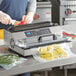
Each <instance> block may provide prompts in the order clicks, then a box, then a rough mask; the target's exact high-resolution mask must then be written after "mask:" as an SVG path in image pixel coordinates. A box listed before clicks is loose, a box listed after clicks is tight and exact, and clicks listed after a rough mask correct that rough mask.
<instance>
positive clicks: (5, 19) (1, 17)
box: [0, 11, 12, 25]
mask: <svg viewBox="0 0 76 76" xmlns="http://www.w3.org/2000/svg"><path fill="white" fill-rule="evenodd" d="M0 22H1V23H3V24H6V25H7V24H11V22H12V19H11V17H10V16H9V15H8V14H6V13H4V12H2V11H0Z"/></svg>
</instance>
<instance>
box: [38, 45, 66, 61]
mask: <svg viewBox="0 0 76 76" xmlns="http://www.w3.org/2000/svg"><path fill="white" fill-rule="evenodd" d="M50 50H52V51H50ZM39 53H40V57H41V58H43V59H46V60H53V59H56V58H60V57H66V56H67V53H66V52H65V50H64V49H62V48H61V47H60V46H59V45H57V44H55V45H50V46H46V47H41V48H40V51H39Z"/></svg>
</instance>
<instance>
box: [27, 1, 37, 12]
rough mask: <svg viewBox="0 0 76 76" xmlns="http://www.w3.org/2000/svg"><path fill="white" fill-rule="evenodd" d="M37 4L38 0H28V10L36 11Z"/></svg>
mask: <svg viewBox="0 0 76 76" xmlns="http://www.w3.org/2000/svg"><path fill="white" fill-rule="evenodd" d="M36 5H37V2H36V0H28V7H27V12H33V13H35V12H36Z"/></svg>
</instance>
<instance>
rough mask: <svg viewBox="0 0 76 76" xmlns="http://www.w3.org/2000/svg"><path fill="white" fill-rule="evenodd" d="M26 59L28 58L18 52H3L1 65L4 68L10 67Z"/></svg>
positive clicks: (0, 56)
mask: <svg viewBox="0 0 76 76" xmlns="http://www.w3.org/2000/svg"><path fill="white" fill-rule="evenodd" d="M25 60H27V59H25V58H22V57H19V56H18V55H17V54H11V53H9V54H2V55H0V66H1V67H3V68H4V69H10V68H12V67H14V66H16V65H17V64H20V63H22V62H24V61H25Z"/></svg>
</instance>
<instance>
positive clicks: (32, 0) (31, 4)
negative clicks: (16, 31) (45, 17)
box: [22, 0, 36, 23]
mask: <svg viewBox="0 0 76 76" xmlns="http://www.w3.org/2000/svg"><path fill="white" fill-rule="evenodd" d="M35 12H36V0H28V6H27V14H26V15H24V16H23V18H22V20H23V21H27V23H32V21H33V17H34V14H35Z"/></svg>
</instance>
